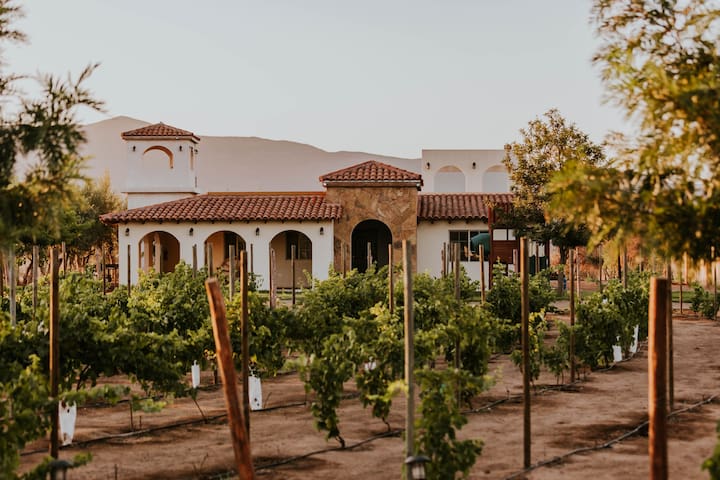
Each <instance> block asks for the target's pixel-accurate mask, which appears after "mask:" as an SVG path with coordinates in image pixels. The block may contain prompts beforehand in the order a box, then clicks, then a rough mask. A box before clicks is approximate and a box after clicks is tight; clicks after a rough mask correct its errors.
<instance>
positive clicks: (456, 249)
mask: <svg viewBox="0 0 720 480" xmlns="http://www.w3.org/2000/svg"><path fill="white" fill-rule="evenodd" d="M453 260H454V266H453V274H454V275H453V285H454V288H455V300H457V301H458V302H460V244H459V243H455V244H453ZM454 357H455V358H454V364H455V368H456V369H457V370H459V369H460V366H461V365H460V338H459V337H458V338H457V339H456V340H455V355H454ZM455 389H456V391H457V392H456V393H457V405H458V408H460V402H461V401H462V395H461V392H460V384H459V381H458V384H457V385H456V388H455Z"/></svg>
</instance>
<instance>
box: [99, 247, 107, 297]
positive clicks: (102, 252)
mask: <svg viewBox="0 0 720 480" xmlns="http://www.w3.org/2000/svg"><path fill="white" fill-rule="evenodd" d="M100 272H102V277H103V295H105V293H107V285H106V283H107V278H106V275H105V249H104V248H103V247H102V246H100Z"/></svg>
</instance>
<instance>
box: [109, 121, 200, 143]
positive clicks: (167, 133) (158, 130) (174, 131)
mask: <svg viewBox="0 0 720 480" xmlns="http://www.w3.org/2000/svg"><path fill="white" fill-rule="evenodd" d="M143 137H153V138H155V137H180V138H189V139H194V140H196V141H200V137H198V136H196V135H195V134H194V133H193V132H189V131H187V130H183V129H182V128H177V127H173V126H171V125H165V124H164V123H162V122H160V123H155V124H153V125H146V126H144V127H140V128H136V129H135V130H130V131H127V132H123V133H122V138H123V139H126V140H127V139H132V138H143Z"/></svg>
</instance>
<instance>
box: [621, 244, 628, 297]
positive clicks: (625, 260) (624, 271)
mask: <svg viewBox="0 0 720 480" xmlns="http://www.w3.org/2000/svg"><path fill="white" fill-rule="evenodd" d="M627 270H628V254H627V246H626V245H624V246H623V269H622V284H623V288H625V289H627V277H628V272H627Z"/></svg>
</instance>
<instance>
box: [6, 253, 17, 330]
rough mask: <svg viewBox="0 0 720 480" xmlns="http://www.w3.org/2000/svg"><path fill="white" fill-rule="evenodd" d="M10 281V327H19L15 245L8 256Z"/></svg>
mask: <svg viewBox="0 0 720 480" xmlns="http://www.w3.org/2000/svg"><path fill="white" fill-rule="evenodd" d="M8 281H9V282H10V287H9V288H10V292H8V293H9V295H10V325H12V326H15V325H17V265H15V245H10V251H9V254H8Z"/></svg>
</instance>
